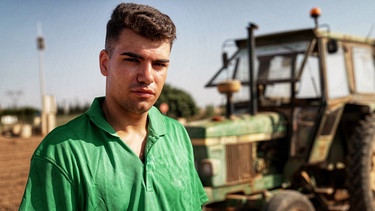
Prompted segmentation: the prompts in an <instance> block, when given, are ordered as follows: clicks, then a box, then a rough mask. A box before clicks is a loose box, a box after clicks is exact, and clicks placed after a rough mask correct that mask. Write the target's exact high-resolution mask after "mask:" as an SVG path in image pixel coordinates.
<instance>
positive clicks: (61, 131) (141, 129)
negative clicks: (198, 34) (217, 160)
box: [20, 3, 207, 211]
mask: <svg viewBox="0 0 375 211" xmlns="http://www.w3.org/2000/svg"><path fill="white" fill-rule="evenodd" d="M175 37H176V29H175V26H174V24H173V22H172V21H171V20H170V18H169V17H168V16H167V15H165V14H162V13H160V12H159V11H158V10H156V9H154V8H151V7H149V6H145V5H138V4H130V3H129V4H124V3H123V4H120V5H118V6H117V7H116V9H115V10H114V11H113V14H112V16H111V19H110V20H109V22H108V24H107V34H106V44H105V50H102V51H101V52H100V55H99V63H100V70H101V73H102V75H104V76H105V77H106V94H105V97H102V98H97V99H95V100H94V102H93V103H92V105H91V107H90V109H89V110H88V111H87V112H86V113H85V114H83V115H82V116H80V117H78V118H76V119H74V120H72V121H71V122H69V123H67V124H66V125H64V126H61V127H59V128H56V129H55V130H53V131H52V132H51V133H50V134H48V135H47V136H46V138H45V139H44V140H43V141H42V143H41V144H40V146H39V147H38V148H37V149H36V151H35V153H34V155H33V157H32V160H31V167H30V174H29V178H28V182H27V185H26V189H25V193H24V196H23V199H22V202H21V206H20V210H134V211H138V210H162V211H167V210H178V211H179V210H201V206H202V205H203V203H204V202H206V201H207V196H206V194H205V192H204V189H203V187H202V184H201V182H200V180H199V178H198V176H197V173H196V170H195V167H194V159H193V152H192V146H191V143H190V139H189V136H188V134H187V133H186V130H185V128H184V127H183V126H182V125H181V124H179V123H178V122H177V121H175V120H173V119H170V118H167V117H165V116H163V115H161V114H160V112H159V111H158V110H157V109H156V108H155V107H153V104H154V103H155V102H156V100H157V99H158V97H159V95H160V93H161V91H162V88H163V85H164V82H165V80H166V77H167V70H168V66H169V57H170V51H171V48H172V44H173V41H174V39H175Z"/></svg>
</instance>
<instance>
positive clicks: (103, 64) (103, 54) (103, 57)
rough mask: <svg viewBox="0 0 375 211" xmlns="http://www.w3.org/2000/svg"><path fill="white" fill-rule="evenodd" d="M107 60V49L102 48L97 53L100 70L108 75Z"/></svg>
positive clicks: (104, 74)
mask: <svg viewBox="0 0 375 211" xmlns="http://www.w3.org/2000/svg"><path fill="white" fill-rule="evenodd" d="M108 61H109V54H108V51H106V50H102V51H100V54H99V66H100V72H101V73H102V75H103V76H107V75H108Z"/></svg>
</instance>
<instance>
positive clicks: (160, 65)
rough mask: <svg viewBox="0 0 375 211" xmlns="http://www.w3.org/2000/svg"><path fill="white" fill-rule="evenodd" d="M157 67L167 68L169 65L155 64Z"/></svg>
mask: <svg viewBox="0 0 375 211" xmlns="http://www.w3.org/2000/svg"><path fill="white" fill-rule="evenodd" d="M154 65H155V66H158V67H166V66H167V65H166V64H164V63H154Z"/></svg>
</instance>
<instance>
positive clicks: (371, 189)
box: [347, 114, 375, 211]
mask: <svg viewBox="0 0 375 211" xmlns="http://www.w3.org/2000/svg"><path fill="white" fill-rule="evenodd" d="M348 149H349V154H348V163H347V176H348V178H347V179H348V183H347V187H348V192H349V195H350V199H349V201H350V210H353V211H354V210H367V211H375V206H374V205H375V204H374V203H375V115H374V114H373V115H369V116H368V117H367V118H366V119H365V120H363V121H360V123H359V125H358V126H357V127H356V128H355V131H354V133H353V136H352V137H351V138H350V139H349V143H348Z"/></svg>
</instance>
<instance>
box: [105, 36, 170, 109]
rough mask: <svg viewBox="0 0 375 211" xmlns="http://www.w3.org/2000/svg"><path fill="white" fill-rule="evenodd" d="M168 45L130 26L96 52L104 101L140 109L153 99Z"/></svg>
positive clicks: (162, 75) (162, 74)
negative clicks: (110, 46) (105, 48)
mask: <svg viewBox="0 0 375 211" xmlns="http://www.w3.org/2000/svg"><path fill="white" fill-rule="evenodd" d="M170 49H171V46H170V44H169V43H168V42H164V41H151V40H149V39H146V38H144V37H142V36H140V35H138V34H136V33H135V32H133V31H132V30H130V29H125V30H123V32H122V33H121V35H120V37H119V40H118V42H117V43H116V45H115V46H114V48H113V53H112V55H111V56H109V55H108V52H106V51H102V52H101V53H100V69H101V72H102V74H103V75H104V76H106V77H107V78H106V101H107V102H108V103H112V104H114V105H112V106H116V107H115V108H116V109H120V110H121V111H123V112H130V113H137V114H140V113H144V112H146V111H148V110H149V109H150V108H151V106H152V105H154V103H155V102H156V100H157V99H158V97H159V96H160V93H161V91H162V88H163V86H164V83H165V80H166V77H167V70H168V67H169V56H170Z"/></svg>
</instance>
